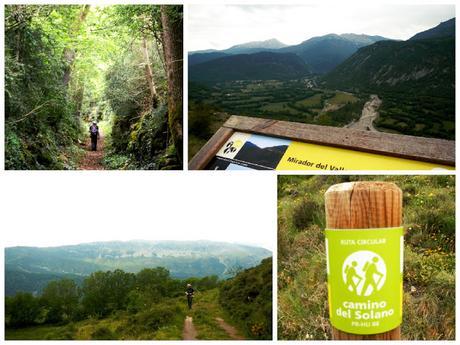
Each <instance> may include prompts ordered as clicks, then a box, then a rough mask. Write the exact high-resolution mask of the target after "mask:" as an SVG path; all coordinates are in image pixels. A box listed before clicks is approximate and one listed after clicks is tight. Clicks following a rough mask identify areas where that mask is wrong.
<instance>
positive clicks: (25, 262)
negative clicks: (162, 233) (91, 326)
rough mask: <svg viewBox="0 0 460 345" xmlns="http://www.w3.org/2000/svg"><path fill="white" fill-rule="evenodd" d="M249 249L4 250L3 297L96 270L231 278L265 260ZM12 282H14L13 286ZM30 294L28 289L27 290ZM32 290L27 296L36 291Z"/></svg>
mask: <svg viewBox="0 0 460 345" xmlns="http://www.w3.org/2000/svg"><path fill="white" fill-rule="evenodd" d="M271 255H272V253H271V251H269V250H267V249H264V248H261V247H257V246H251V245H245V244H234V243H228V242H214V241H205V240H202V241H143V240H133V241H110V242H91V243H82V244H77V245H67V246H56V247H27V246H17V247H8V248H5V272H6V273H5V282H6V286H8V291H9V293H12V294H13V293H14V292H16V291H19V290H18V288H15V284H16V286H20V287H21V288H23V287H27V286H35V285H36V284H34V281H33V280H35V281H37V280H39V281H41V282H42V284H39V287H38V289H40V288H41V287H43V286H45V285H46V283H47V282H48V281H49V279H47V278H46V277H49V278H50V279H51V278H53V277H56V276H74V277H76V276H88V275H89V274H91V273H93V272H96V271H109V270H114V269H123V270H125V271H127V272H132V273H136V272H138V271H140V270H142V269H143V268H146V267H165V268H166V269H168V270H169V271H170V272H171V276H173V277H176V278H187V277H204V276H209V275H217V276H219V277H221V278H225V277H229V276H231V272H232V270H234V269H235V268H238V267H241V268H249V267H253V266H254V265H257V264H258V263H259V262H260V261H261V260H262V259H264V258H266V257H269V256H271ZM15 282H16V283H15ZM28 291H30V290H28ZM36 291H37V290H36V289H34V290H32V291H30V292H36Z"/></svg>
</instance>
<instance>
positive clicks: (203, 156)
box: [188, 127, 234, 170]
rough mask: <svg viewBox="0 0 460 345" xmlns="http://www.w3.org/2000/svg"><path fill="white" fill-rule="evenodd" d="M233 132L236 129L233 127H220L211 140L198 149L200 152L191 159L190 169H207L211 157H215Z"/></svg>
mask: <svg viewBox="0 0 460 345" xmlns="http://www.w3.org/2000/svg"><path fill="white" fill-rule="evenodd" d="M233 133H234V130H233V129H231V128H226V127H221V128H219V130H218V131H217V132H216V133H215V134H214V135H213V136H212V137H211V139H209V141H208V142H207V143H206V144H204V145H203V147H202V148H201V149H200V151H198V153H197V154H196V155H195V156H194V157H193V158H192V159H191V160H190V162H189V164H188V169H189V170H203V169H205V168H206V166H207V165H208V164H209V162H210V161H211V159H213V158H214V156H215V155H216V153H217V152H218V151H219V149H220V148H221V147H222V145H224V144H225V142H226V141H227V140H228V139H229V138H230V137H231V136H232V134H233Z"/></svg>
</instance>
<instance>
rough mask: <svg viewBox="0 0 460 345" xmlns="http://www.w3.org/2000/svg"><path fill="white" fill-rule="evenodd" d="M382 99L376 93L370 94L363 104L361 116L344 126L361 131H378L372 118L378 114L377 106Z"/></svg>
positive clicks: (378, 106)
mask: <svg viewBox="0 0 460 345" xmlns="http://www.w3.org/2000/svg"><path fill="white" fill-rule="evenodd" d="M381 104H382V100H381V99H380V98H379V96H377V95H371V99H370V100H369V101H367V102H366V103H365V104H364V107H363V111H362V113H361V117H360V118H359V120H358V121H356V122H355V121H353V122H352V123H350V124H348V125H346V126H345V127H346V128H352V129H358V130H361V131H371V132H378V131H377V130H376V129H375V127H374V120H375V119H376V118H377V117H378V115H379V112H378V110H379V108H380V105H381Z"/></svg>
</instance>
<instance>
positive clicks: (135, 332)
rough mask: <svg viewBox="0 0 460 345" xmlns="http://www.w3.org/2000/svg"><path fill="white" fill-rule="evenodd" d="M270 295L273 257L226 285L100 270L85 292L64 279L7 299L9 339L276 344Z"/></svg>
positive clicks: (212, 279) (157, 272)
mask: <svg viewBox="0 0 460 345" xmlns="http://www.w3.org/2000/svg"><path fill="white" fill-rule="evenodd" d="M187 283H190V284H192V286H193V288H194V290H195V293H194V298H193V307H192V309H191V310H188V309H187V307H186V306H187V302H186V298H185V294H184V292H185V288H186V284H187ZM271 291H272V260H271V258H269V259H266V260H264V261H262V263H261V264H260V265H259V266H257V267H255V268H252V269H248V270H245V271H241V272H240V273H238V274H237V275H236V276H235V277H234V278H232V279H229V280H225V281H220V280H219V279H218V278H217V276H207V277H203V278H188V279H187V280H179V279H174V278H172V277H171V276H170V274H169V272H168V270H166V269H164V268H162V267H157V268H144V269H143V270H141V271H140V272H138V273H137V274H134V273H128V272H125V271H123V270H120V269H117V270H114V271H98V272H94V273H92V274H91V275H90V276H89V277H87V278H85V279H84V281H83V284H82V286H81V287H79V286H78V284H77V283H76V282H75V281H73V280H71V279H61V280H55V281H51V282H50V283H48V285H47V286H46V287H45V289H44V290H43V292H42V293H41V294H40V295H38V296H34V295H32V294H30V293H23V292H20V293H17V294H16V295H15V296H9V297H6V301H5V326H6V339H11V340H12V339H17V340H19V339H30V340H32V339H35V340H37V339H48V340H51V339H56V340H57V339H79V340H84V339H85V340H89V339H92V340H102V339H105V340H111V339H136V340H141V339H142V340H155V339H156V340H161V339H162V340H168V339H184V340H192V339H245V338H247V339H271V329H272V325H271V321H272V319H271V307H272V298H271ZM187 325H188V326H189V327H191V329H188V326H187ZM190 330H192V332H190Z"/></svg>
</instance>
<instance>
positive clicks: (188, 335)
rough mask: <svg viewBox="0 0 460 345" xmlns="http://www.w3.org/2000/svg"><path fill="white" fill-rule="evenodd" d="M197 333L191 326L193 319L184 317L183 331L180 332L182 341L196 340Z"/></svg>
mask: <svg viewBox="0 0 460 345" xmlns="http://www.w3.org/2000/svg"><path fill="white" fill-rule="evenodd" d="M196 337H197V332H196V329H195V326H194V325H193V318H192V317H191V316H186V317H185V321H184V330H183V332H182V340H197V338H196Z"/></svg>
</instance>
